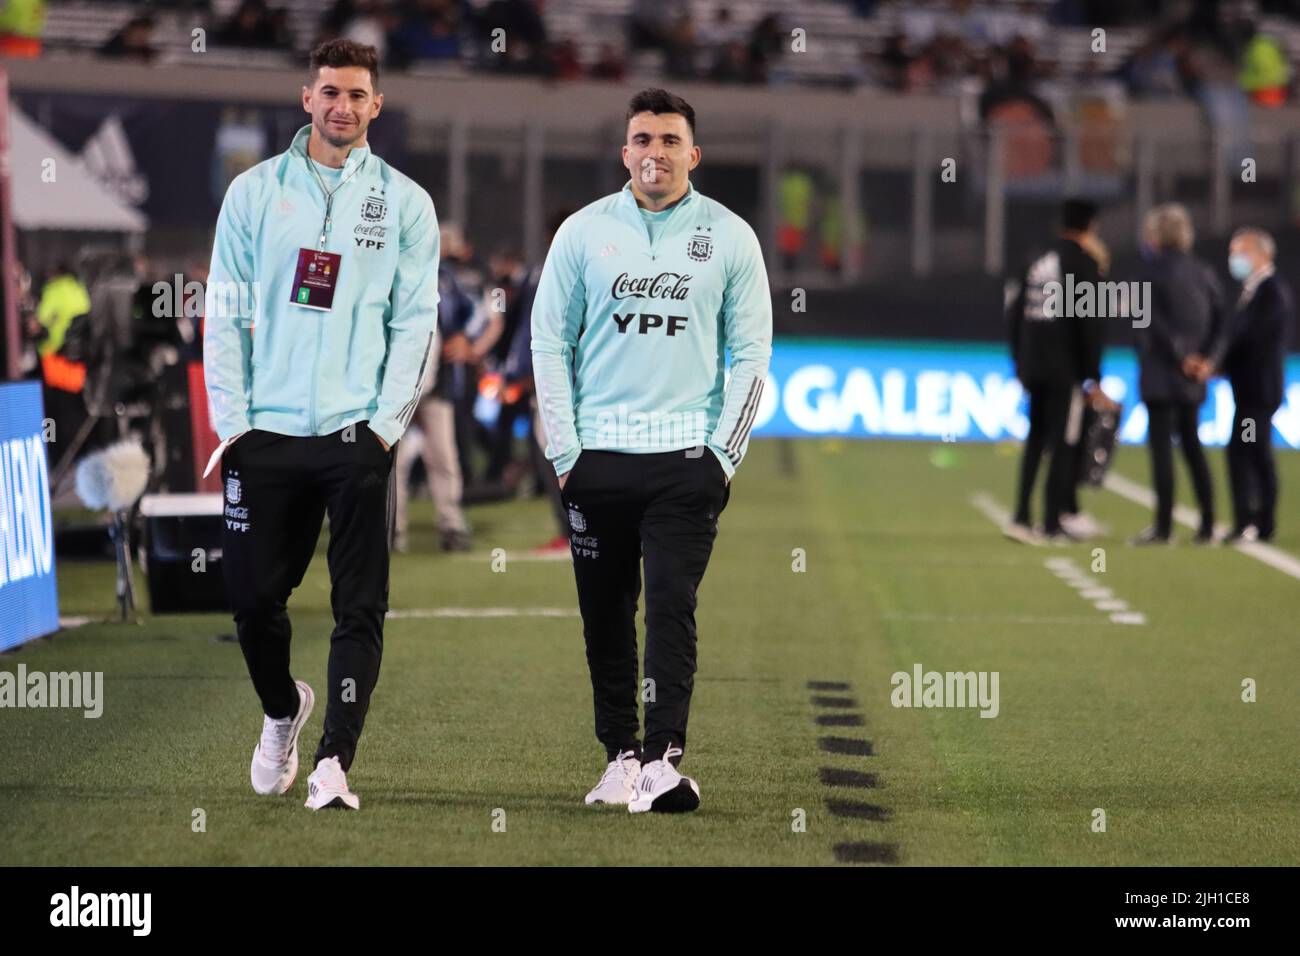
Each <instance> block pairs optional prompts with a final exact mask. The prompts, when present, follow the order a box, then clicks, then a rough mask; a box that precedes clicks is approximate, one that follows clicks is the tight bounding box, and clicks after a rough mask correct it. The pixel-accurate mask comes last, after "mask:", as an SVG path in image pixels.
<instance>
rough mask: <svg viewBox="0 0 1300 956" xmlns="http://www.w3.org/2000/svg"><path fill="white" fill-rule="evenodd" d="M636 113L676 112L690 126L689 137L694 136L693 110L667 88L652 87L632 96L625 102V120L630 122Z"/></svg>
mask: <svg viewBox="0 0 1300 956" xmlns="http://www.w3.org/2000/svg"><path fill="white" fill-rule="evenodd" d="M637 113H654V114H655V115H658V114H660V113H677V114H678V115H679V116H682V117H684V118H685V120H686V125H687V126H689V127H690V128H691V137H692V138H694V137H695V110H694V109H692V108H691V104H690V103H687V102H686V101H685V100H684V99H682V98H681V97H680V96H675V95H673V94H672V93H669V92H668V91H667V90H661V89H659V88H657V87H652V88H651V89H648V90H642V91H641V92H640V93H638V94H637V95H636V96H634V97H632V99H631V100H629V101H628V104H627V122H628V123H630V122H632V117H633V116H636V114H637Z"/></svg>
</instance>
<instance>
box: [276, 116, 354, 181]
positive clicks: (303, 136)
mask: <svg viewBox="0 0 1300 956" xmlns="http://www.w3.org/2000/svg"><path fill="white" fill-rule="evenodd" d="M310 137H311V124H310V123H308V124H307V125H306V126H304V127H303V128H302V129H300V130H298V132H297V133H296V134H295V135H294V137H293V142H292V143H290V144H289V152H290V153H301V154H302V155H304V156H306V155H307V140H308V139H309V138H310ZM369 156H370V147H369V146H354V147H353V148H352V149H350V150H349V151H348V158H347V159H345V160H344V161H343V175H344V176H347V175H348V174H349V173H351V172H352V171H353V170H354V169H356V167H357V166H359V165H360V164H361V163H364V162H365V161H366V160H367V159H368V158H369Z"/></svg>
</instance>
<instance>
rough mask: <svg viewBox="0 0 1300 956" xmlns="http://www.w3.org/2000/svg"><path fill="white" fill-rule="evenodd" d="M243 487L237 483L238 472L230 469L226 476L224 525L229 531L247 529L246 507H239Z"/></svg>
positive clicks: (242, 495)
mask: <svg viewBox="0 0 1300 956" xmlns="http://www.w3.org/2000/svg"><path fill="white" fill-rule="evenodd" d="M243 497H244V489H243V486H242V485H241V484H240V483H239V472H237V471H235V470H233V469H232V470H231V472H230V474H229V475H227V476H226V509H225V513H226V527H227V528H229V529H230V530H231V531H247V530H248V527H249V522H248V508H246V507H243V508H241V507H239V502H240V501H242V500H243Z"/></svg>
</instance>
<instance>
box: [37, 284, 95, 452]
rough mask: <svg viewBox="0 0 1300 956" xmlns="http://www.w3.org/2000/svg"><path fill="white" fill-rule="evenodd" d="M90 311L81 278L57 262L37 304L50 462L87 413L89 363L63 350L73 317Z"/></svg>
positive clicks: (39, 350)
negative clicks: (51, 425)
mask: <svg viewBox="0 0 1300 956" xmlns="http://www.w3.org/2000/svg"><path fill="white" fill-rule="evenodd" d="M89 311H90V294H89V293H88V292H87V291H86V287H85V286H84V285H83V284H82V282H81V280H80V279H78V278H77V276H76V274H75V273H73V271H72V270H71V269H70V268H69V267H68V266H66V265H62V264H60V265H58V266H56V267H55V268H54V271H53V272H52V273H51V275H50V278H49V279H48V280H47V281H46V283H45V286H44V288H42V289H41V298H40V302H39V303H38V304H37V306H36V321H37V322H39V323H40V325H41V327H42V328H43V329H44V332H45V338H44V339H42V340H41V341H40V342H39V343H38V344H37V346H36V351H37V354H38V355H39V356H40V358H41V375H42V377H43V378H44V379H45V413H46V414H47V415H48V416H50V417H51V418H52V419H54V425H55V435H54V440H53V441H51V442H50V444H49V455H50V464H51V465H53V464H54V463H55V462H56V461H57V460H58V459H59V457H60V454H59V452H60V449H61V448H63V447H64V446H66V445H67V444H68V443H69V442H70V441H71V439H72V432H73V430H74V429H76V428H77V426H78V425H79V424H80V422H81V419H82V418H83V417H84V414H85V405H84V403H83V401H82V398H81V390H82V387H83V386H84V385H85V383H86V366H85V365H84V364H82V363H81V362H75V361H72V360H70V359H69V358H67V357H66V356H65V355H63V354H62V350H63V345H64V339H65V338H66V336H67V334H68V329H69V327H71V325H72V322H73V320H74V319H76V318H77V317H79V316H82V315H85V314H86V313H88V312H89Z"/></svg>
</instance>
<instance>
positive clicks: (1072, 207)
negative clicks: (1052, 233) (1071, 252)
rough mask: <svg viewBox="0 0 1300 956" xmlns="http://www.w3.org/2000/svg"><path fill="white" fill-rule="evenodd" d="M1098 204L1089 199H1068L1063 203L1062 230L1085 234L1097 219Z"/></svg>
mask: <svg viewBox="0 0 1300 956" xmlns="http://www.w3.org/2000/svg"><path fill="white" fill-rule="evenodd" d="M1098 212H1099V210H1098V208H1097V204H1096V203H1095V202H1090V201H1089V200H1087V199H1067V200H1065V202H1063V203H1061V228H1062V229H1070V230H1075V231H1078V232H1084V231H1086V230H1087V228H1088V227H1089V226H1091V225H1092V224H1093V222H1095V221H1096V219H1097V213H1098Z"/></svg>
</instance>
